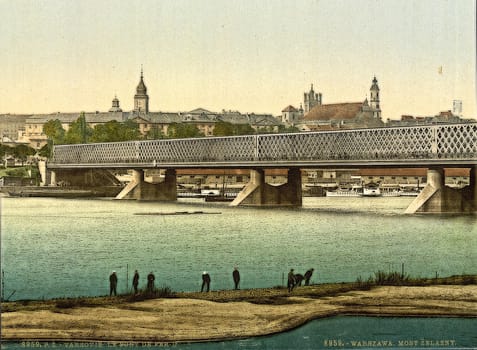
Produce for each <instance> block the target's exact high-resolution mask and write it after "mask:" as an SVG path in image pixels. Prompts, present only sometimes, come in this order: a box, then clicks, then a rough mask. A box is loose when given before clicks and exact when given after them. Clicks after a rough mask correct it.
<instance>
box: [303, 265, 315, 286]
mask: <svg viewBox="0 0 477 350" xmlns="http://www.w3.org/2000/svg"><path fill="white" fill-rule="evenodd" d="M313 271H315V269H309V270H308V271H306V272H305V286H309V285H310V278H311V275H313Z"/></svg>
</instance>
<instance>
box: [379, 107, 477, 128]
mask: <svg viewBox="0 0 477 350" xmlns="http://www.w3.org/2000/svg"><path fill="white" fill-rule="evenodd" d="M450 123H475V119H463V118H461V117H460V116H458V115H455V114H454V113H453V112H452V111H450V110H447V111H442V112H440V113H439V114H436V115H433V116H412V115H402V116H401V119H399V120H392V119H388V120H387V122H386V126H397V127H399V126H415V125H434V124H450Z"/></svg>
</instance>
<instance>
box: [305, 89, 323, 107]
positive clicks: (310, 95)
mask: <svg viewBox="0 0 477 350" xmlns="http://www.w3.org/2000/svg"><path fill="white" fill-rule="evenodd" d="M321 97H322V95H321V93H320V92H318V93H316V92H315V91H314V90H313V84H311V89H310V91H309V92H305V93H304V94H303V104H304V106H305V114H306V113H308V112H310V111H311V110H312V109H313V107H315V106H319V105H321V101H322V100H321Z"/></svg>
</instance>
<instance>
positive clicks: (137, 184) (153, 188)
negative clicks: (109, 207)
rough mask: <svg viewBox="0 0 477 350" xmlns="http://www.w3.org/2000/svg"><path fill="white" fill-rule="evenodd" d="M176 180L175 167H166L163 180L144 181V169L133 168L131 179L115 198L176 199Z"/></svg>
mask: <svg viewBox="0 0 477 350" xmlns="http://www.w3.org/2000/svg"><path fill="white" fill-rule="evenodd" d="M176 187H177V181H176V171H175V169H167V170H166V175H165V178H164V181H163V182H159V183H150V182H146V181H144V170H141V169H134V170H133V179H132V181H131V182H129V184H128V185H127V186H126V187H124V189H123V190H122V191H121V192H120V193H119V194H118V195H117V196H116V199H138V200H146V201H147V200H149V201H175V200H177V188H176Z"/></svg>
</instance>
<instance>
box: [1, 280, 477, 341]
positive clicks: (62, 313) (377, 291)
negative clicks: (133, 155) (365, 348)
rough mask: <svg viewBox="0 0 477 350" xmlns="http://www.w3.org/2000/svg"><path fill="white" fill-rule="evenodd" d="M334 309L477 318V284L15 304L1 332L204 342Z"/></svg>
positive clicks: (269, 329) (267, 330) (271, 329)
mask: <svg viewBox="0 0 477 350" xmlns="http://www.w3.org/2000/svg"><path fill="white" fill-rule="evenodd" d="M305 288H307V287H305ZM230 292H231V293H232V292H233V291H230ZM297 294H299V293H297ZM333 315H386V316H457V317H477V286H476V285H468V286H454V285H450V286H449V285H440V286H426V287H376V288H373V289H372V290H369V291H352V292H346V293H343V294H340V295H337V296H331V297H310V296H303V295H301V296H300V295H298V296H294V295H293V293H292V296H290V297H287V298H285V299H284V300H283V301H282V302H281V303H278V304H273V305H270V304H256V303H250V302H246V301H230V302H216V301H210V300H200V299H190V298H189V299H188V298H183V297H181V298H174V299H150V300H145V301H138V302H121V303H112V304H110V305H107V304H105V305H97V306H86V307H84V306H80V307H72V308H58V307H54V306H51V307H50V306H48V307H45V306H43V307H36V308H35V307H33V308H18V310H15V309H14V308H13V309H11V311H10V310H9V311H8V312H5V311H4V312H2V315H1V320H2V329H1V333H2V334H1V335H2V339H3V340H12V341H13V340H50V341H53V340H54V341H61V340H64V341H128V342H129V341H138V342H143V341H155V342H182V341H203V340H219V339H233V338H245V337H253V336H258V335H267V334H273V333H277V332H282V331H285V330H288V329H291V328H294V327H298V326H300V325H302V324H304V323H305V322H307V321H309V320H312V319H315V318H320V317H328V316H333Z"/></svg>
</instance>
